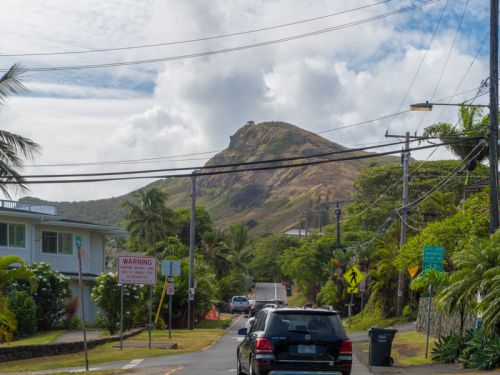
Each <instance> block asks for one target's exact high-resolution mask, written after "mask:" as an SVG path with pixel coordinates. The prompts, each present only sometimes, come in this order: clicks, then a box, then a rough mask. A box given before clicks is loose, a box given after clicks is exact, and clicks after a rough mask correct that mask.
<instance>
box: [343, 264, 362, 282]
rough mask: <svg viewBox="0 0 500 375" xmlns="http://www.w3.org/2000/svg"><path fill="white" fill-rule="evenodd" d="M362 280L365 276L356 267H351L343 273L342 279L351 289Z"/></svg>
mask: <svg viewBox="0 0 500 375" xmlns="http://www.w3.org/2000/svg"><path fill="white" fill-rule="evenodd" d="M364 278H365V275H363V273H362V272H361V271H360V270H359V269H358V267H356V266H352V267H351V268H349V269H348V270H347V272H346V273H344V279H345V280H346V281H347V284H349V285H350V286H351V287H355V286H357V285H358V284H359V283H360V282H361V280H363V279H364Z"/></svg>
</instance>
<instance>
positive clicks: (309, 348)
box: [297, 345, 316, 354]
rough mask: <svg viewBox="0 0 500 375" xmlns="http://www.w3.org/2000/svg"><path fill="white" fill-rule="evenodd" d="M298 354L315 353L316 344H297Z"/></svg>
mask: <svg viewBox="0 0 500 375" xmlns="http://www.w3.org/2000/svg"><path fill="white" fill-rule="evenodd" d="M297 353H298V354H316V345H298V347H297Z"/></svg>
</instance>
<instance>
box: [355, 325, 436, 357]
mask: <svg viewBox="0 0 500 375" xmlns="http://www.w3.org/2000/svg"><path fill="white" fill-rule="evenodd" d="M435 340H436V338H435V337H432V336H431V337H430V338H429V358H427V359H425V341H426V335H424V334H423V333H419V332H415V331H413V332H402V333H396V336H394V341H393V343H392V354H391V355H392V358H394V362H395V363H396V364H397V365H400V366H419V365H430V364H432V363H435V362H434V361H433V360H432V359H431V356H430V353H431V352H432V348H434V343H435ZM356 345H358V348H359V349H360V350H362V351H363V352H365V353H368V351H369V343H368V341H362V342H359V343H357V344H356Z"/></svg>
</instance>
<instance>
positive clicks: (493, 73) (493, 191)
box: [489, 0, 499, 233]
mask: <svg viewBox="0 0 500 375" xmlns="http://www.w3.org/2000/svg"><path fill="white" fill-rule="evenodd" d="M489 130H490V131H489V133H490V134H489V148H490V233H495V231H496V230H497V229H498V225H499V219H498V0H490V129H489Z"/></svg>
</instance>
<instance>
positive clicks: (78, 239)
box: [75, 236, 89, 371]
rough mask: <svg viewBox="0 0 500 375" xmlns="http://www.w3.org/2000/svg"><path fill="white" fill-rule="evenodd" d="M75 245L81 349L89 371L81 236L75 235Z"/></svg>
mask: <svg viewBox="0 0 500 375" xmlns="http://www.w3.org/2000/svg"><path fill="white" fill-rule="evenodd" d="M75 246H76V250H77V254H78V288H79V290H80V303H81V305H82V327H83V351H84V352H85V371H89V357H88V352H87V323H86V319H85V304H84V298H83V281H82V236H75Z"/></svg>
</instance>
